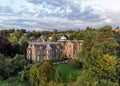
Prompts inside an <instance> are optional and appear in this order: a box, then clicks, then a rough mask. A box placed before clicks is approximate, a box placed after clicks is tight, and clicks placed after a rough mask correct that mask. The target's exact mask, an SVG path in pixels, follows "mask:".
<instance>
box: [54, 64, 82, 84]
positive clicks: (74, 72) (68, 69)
mask: <svg viewBox="0 0 120 86" xmlns="http://www.w3.org/2000/svg"><path fill="white" fill-rule="evenodd" d="M54 67H55V69H58V68H60V70H61V73H62V79H63V82H67V81H68V76H69V74H71V77H72V81H75V80H76V79H77V77H78V76H79V75H80V73H81V71H82V69H76V68H73V67H72V66H71V64H70V63H66V64H65V63H64V64H58V65H55V66H54Z"/></svg>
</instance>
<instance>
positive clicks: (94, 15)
mask: <svg viewBox="0 0 120 86" xmlns="http://www.w3.org/2000/svg"><path fill="white" fill-rule="evenodd" d="M119 3H120V0H0V29H12V28H18V29H21V28H22V29H26V30H30V31H32V30H38V31H46V30H49V31H52V30H54V29H57V30H77V29H85V28H86V27H87V26H90V27H92V28H99V27H103V26H105V25H111V26H112V27H113V28H115V27H117V26H120V5H119Z"/></svg>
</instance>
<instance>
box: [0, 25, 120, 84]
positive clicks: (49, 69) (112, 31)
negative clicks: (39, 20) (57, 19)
mask: <svg viewBox="0 0 120 86" xmlns="http://www.w3.org/2000/svg"><path fill="white" fill-rule="evenodd" d="M41 35H46V36H47V37H50V36H51V37H52V41H57V40H58V39H59V38H60V37H61V36H62V35H65V36H66V37H67V38H68V39H69V40H84V44H83V47H82V51H81V52H79V53H78V54H77V55H76V57H75V59H69V62H68V63H66V64H69V65H70V66H71V68H73V70H74V71H76V70H77V72H75V73H78V75H76V77H75V78H74V74H73V73H72V72H71V73H69V74H68V76H65V74H63V72H67V71H68V70H67V66H66V69H65V68H64V69H63V70H61V69H62V68H56V65H53V64H52V61H44V62H43V63H37V62H34V63H33V64H30V63H29V62H28V61H27V60H26V48H27V46H28V42H29V41H32V40H35V39H37V38H39V37H40V36H41ZM59 58H62V56H61V57H60V56H59ZM59 65H60V64H59ZM73 78H74V79H73ZM11 81H12V83H10V82H11ZM0 83H2V84H0V86H1V85H3V86H120V29H119V27H117V28H112V27H111V26H104V27H101V28H90V27H87V28H86V29H85V30H74V31H73V30H68V31H58V30H56V29H55V30H54V31H53V32H49V31H31V32H30V31H26V30H25V29H9V30H0Z"/></svg>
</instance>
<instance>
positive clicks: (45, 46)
mask: <svg viewBox="0 0 120 86" xmlns="http://www.w3.org/2000/svg"><path fill="white" fill-rule="evenodd" d="M82 44H83V40H67V39H66V38H65V37H64V36H63V37H62V38H61V39H60V40H58V41H57V42H50V40H49V41H47V39H46V37H44V36H43V35H42V36H41V37H40V38H39V39H38V40H37V41H36V42H29V45H28V48H27V59H28V60H29V61H35V60H37V61H44V60H46V59H54V58H55V57H56V55H57V54H58V53H62V54H64V55H66V56H67V57H68V58H74V57H75V55H76V54H77V53H78V52H80V51H81V46H82Z"/></svg>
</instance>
